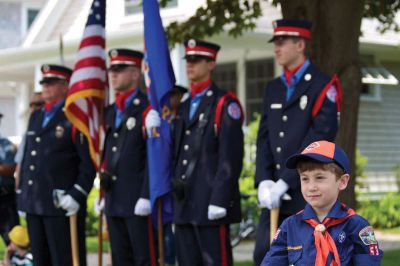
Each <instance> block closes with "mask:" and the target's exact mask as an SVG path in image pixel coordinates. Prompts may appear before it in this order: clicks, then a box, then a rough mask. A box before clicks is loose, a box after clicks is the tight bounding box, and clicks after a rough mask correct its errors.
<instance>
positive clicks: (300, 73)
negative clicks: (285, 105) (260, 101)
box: [281, 60, 310, 102]
mask: <svg viewBox="0 0 400 266" xmlns="http://www.w3.org/2000/svg"><path fill="white" fill-rule="evenodd" d="M309 65H310V60H306V61H305V62H304V64H303V65H302V66H301V67H300V68H299V70H297V71H296V73H295V74H294V75H293V76H292V78H291V83H290V86H289V84H288V83H287V80H286V78H285V73H283V74H282V75H281V80H282V82H283V84H285V86H286V102H287V101H289V99H290V96H292V94H293V92H294V89H295V88H296V85H297V83H299V81H300V80H301V78H302V77H303V75H304V72H305V71H306V70H307V68H308V66H309Z"/></svg>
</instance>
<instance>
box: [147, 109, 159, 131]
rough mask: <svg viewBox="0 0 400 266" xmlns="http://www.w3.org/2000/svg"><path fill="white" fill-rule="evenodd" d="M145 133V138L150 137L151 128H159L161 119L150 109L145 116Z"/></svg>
mask: <svg viewBox="0 0 400 266" xmlns="http://www.w3.org/2000/svg"><path fill="white" fill-rule="evenodd" d="M145 124H146V131H147V136H151V135H152V134H151V132H152V130H153V128H155V127H159V126H161V118H160V115H159V114H158V112H157V111H156V110H154V109H151V110H150V111H149V112H148V113H147V115H146V122H145Z"/></svg>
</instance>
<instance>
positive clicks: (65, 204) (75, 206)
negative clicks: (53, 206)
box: [60, 194, 80, 216]
mask: <svg viewBox="0 0 400 266" xmlns="http://www.w3.org/2000/svg"><path fill="white" fill-rule="evenodd" d="M60 207H61V208H63V209H64V210H66V211H67V213H66V214H65V215H66V216H71V215H74V214H76V213H77V212H78V211H79V207H80V205H79V203H78V202H77V201H76V200H75V199H74V198H73V197H71V196H70V195H68V194H66V195H64V196H61V199H60Z"/></svg>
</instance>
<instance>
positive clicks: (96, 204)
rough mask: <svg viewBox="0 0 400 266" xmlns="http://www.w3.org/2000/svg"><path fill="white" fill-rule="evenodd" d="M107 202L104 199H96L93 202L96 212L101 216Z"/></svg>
mask: <svg viewBox="0 0 400 266" xmlns="http://www.w3.org/2000/svg"><path fill="white" fill-rule="evenodd" d="M104 205H105V201H104V198H101V200H100V199H99V198H95V199H94V202H93V209H94V212H95V213H96V214H97V215H99V214H100V212H101V211H102V210H104Z"/></svg>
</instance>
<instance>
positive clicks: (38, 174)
mask: <svg viewBox="0 0 400 266" xmlns="http://www.w3.org/2000/svg"><path fill="white" fill-rule="evenodd" d="M41 70H42V73H43V75H42V80H41V81H40V84H42V86H43V90H42V97H43V100H44V101H45V106H44V108H43V109H41V110H37V111H34V112H33V113H32V114H31V117H30V119H29V123H28V129H27V132H26V143H25V152H24V156H23V160H22V163H21V180H20V185H19V188H20V194H19V209H20V210H21V211H23V212H26V219H27V223H28V231H29V236H30V239H31V248H32V254H33V257H34V258H35V265H71V264H72V258H71V252H70V250H71V245H70V234H69V222H68V217H66V216H70V215H73V214H76V213H78V240H79V255H80V264H81V265H86V245H85V216H86V199H87V195H88V193H89V192H90V190H91V188H92V185H93V179H94V177H95V174H96V173H95V169H94V166H93V163H92V161H91V158H90V155H89V149H88V143H87V141H86V138H85V137H84V136H83V134H81V133H79V132H78V131H77V130H76V128H74V127H73V126H72V124H71V123H70V122H69V121H68V120H67V118H66V116H65V114H64V110H63V106H64V102H65V97H66V95H67V91H68V82H69V79H70V76H71V73H72V71H71V70H70V69H69V68H66V67H63V66H58V65H43V66H42V68H41ZM56 191H58V195H59V196H60V197H59V198H58V199H59V202H58V203H59V206H58V207H59V208H56V207H55V205H56V204H55V202H53V201H54V195H55V194H56V193H55V192H56Z"/></svg>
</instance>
